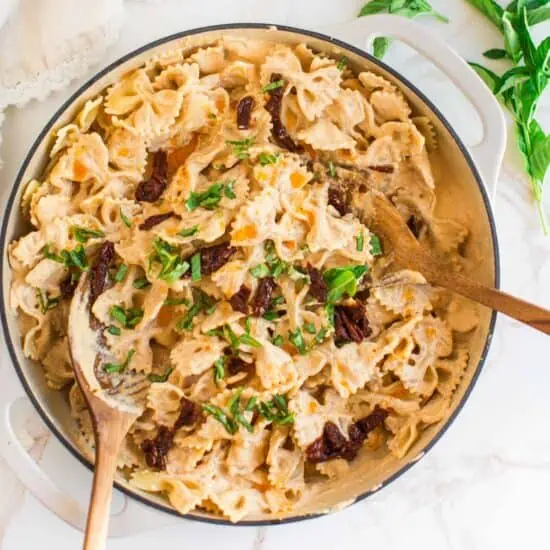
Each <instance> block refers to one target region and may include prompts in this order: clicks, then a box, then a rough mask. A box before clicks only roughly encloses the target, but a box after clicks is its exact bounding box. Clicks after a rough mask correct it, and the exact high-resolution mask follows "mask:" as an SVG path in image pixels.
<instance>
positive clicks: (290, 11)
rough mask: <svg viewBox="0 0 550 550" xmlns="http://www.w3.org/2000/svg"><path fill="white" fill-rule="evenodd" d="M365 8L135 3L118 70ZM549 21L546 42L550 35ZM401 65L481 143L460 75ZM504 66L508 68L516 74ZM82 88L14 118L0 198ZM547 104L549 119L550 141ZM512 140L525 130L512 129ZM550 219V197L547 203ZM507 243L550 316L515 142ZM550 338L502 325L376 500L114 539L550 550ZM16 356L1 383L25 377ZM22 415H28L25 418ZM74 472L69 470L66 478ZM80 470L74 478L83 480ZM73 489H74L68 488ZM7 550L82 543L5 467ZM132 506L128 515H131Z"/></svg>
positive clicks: (475, 47) (324, 3) (83, 488)
mask: <svg viewBox="0 0 550 550" xmlns="http://www.w3.org/2000/svg"><path fill="white" fill-rule="evenodd" d="M431 3H432V5H434V7H435V8H437V9H439V10H440V11H442V12H444V13H446V14H447V15H448V16H449V17H450V18H451V19H452V22H451V23H450V24H449V25H447V26H444V25H441V24H437V23H434V22H431V21H428V20H425V21H423V24H425V25H426V27H427V28H429V29H430V31H431V32H434V33H436V34H438V35H439V36H440V37H442V38H444V39H445V40H446V41H447V42H448V43H449V44H450V45H451V46H452V47H454V48H455V49H456V50H457V51H458V52H459V53H460V54H461V55H463V56H464V57H465V58H467V59H477V60H479V59H480V53H481V52H482V51H484V50H485V49H488V48H489V47H496V46H499V44H500V43H499V39H498V35H497V34H496V32H495V31H494V30H493V29H492V28H491V27H490V25H489V24H487V23H486V22H485V21H484V20H483V19H482V18H481V17H480V16H478V14H477V13H475V12H474V11H473V10H472V9H471V8H470V7H469V6H467V5H466V3H465V2H463V1H462V0H432V2H431ZM361 4H362V1H361V0H339V1H338V2H335V1H330V0H301V1H300V2H291V1H290V0H278V1H277V2H270V3H268V2H266V1H265V0H232V1H229V0H202V2H200V3H196V2H181V0H179V1H178V0H156V1H152V2H128V3H127V6H126V14H127V19H126V22H125V25H124V28H123V31H122V35H121V37H120V40H119V42H118V44H117V45H116V46H115V47H114V48H113V49H112V51H110V52H109V54H108V58H106V59H105V60H104V63H105V64H106V63H107V62H109V61H111V60H113V59H116V58H117V57H119V56H120V55H122V54H123V53H126V52H127V51H130V50H131V49H134V48H135V47H137V46H139V45H140V44H142V43H145V42H147V41H150V40H152V39H154V38H156V37H160V36H163V35H165V34H169V33H172V32H176V31H178V30H182V29H185V28H192V27H196V26H201V25H206V24H214V23H221V22H232V21H264V22H265V21H272V22H274V23H286V24H290V25H296V26H302V27H306V28H307V27H309V28H312V27H315V26H323V25H329V24H331V23H336V22H344V21H346V20H351V19H352V18H353V17H354V15H355V14H356V13H357V11H358V10H359V8H360V6H361ZM549 32H550V25H546V24H543V25H540V26H539V27H538V28H537V36H538V37H539V38H540V37H542V36H544V35H548V34H549ZM387 61H388V62H389V63H390V64H391V65H393V66H394V67H395V68H397V69H398V70H400V71H402V72H403V73H404V74H405V75H406V76H408V77H409V78H410V79H411V80H413V81H414V82H415V83H416V84H417V85H418V86H419V87H420V88H421V89H423V90H424V91H425V92H426V93H427V95H428V96H429V97H431V98H433V99H434V100H435V101H436V104H437V105H438V106H439V107H440V108H441V109H442V110H443V112H444V113H445V114H446V115H447V116H448V117H449V119H450V120H451V122H452V123H453V124H454V125H455V126H456V128H457V130H458V131H459V133H460V135H461V136H462V137H463V138H464V139H465V140H466V141H467V142H472V141H474V140H475V139H476V137H478V136H479V135H480V132H479V128H478V127H476V120H477V119H476V117H475V116H474V115H472V113H471V111H470V110H469V106H468V104H467V103H466V102H465V101H463V100H460V99H458V100H457V99H456V98H457V95H456V92H455V91H453V90H452V89H451V88H450V85H449V82H448V79H446V78H445V77H444V76H442V73H441V72H440V71H439V70H437V69H435V68H434V67H433V66H432V65H431V64H429V63H426V62H425V61H424V60H423V59H422V58H421V57H420V56H419V55H418V54H416V53H415V52H414V51H412V50H410V49H409V48H407V47H402V46H401V45H397V46H396V47H395V48H394V49H393V50H392V52H391V54H390V55H389V56H388V58H387ZM499 63H500V62H496V63H495V64H494V65H493V66H494V67H495V68H496V70H500V69H502V68H503V67H504V65H503V64H501V63H500V64H499ZM79 84H80V83H75V84H73V85H72V86H71V87H70V88H69V89H68V90H65V91H63V92H61V93H57V94H54V95H53V96H51V97H50V98H49V99H48V100H46V101H45V102H43V103H37V102H32V103H31V104H29V105H28V106H27V107H25V108H24V109H23V110H21V111H18V110H15V109H9V110H8V111H7V112H6V122H5V126H4V131H5V136H6V137H5V140H4V142H3V144H2V146H1V149H0V156H2V157H3V158H4V159H5V161H6V162H5V166H4V168H3V169H2V171H1V172H0V190H1V191H0V192H1V193H2V196H5V194H6V192H7V190H9V188H10V186H11V182H12V181H13V179H14V177H15V173H16V171H17V169H18V167H19V165H20V163H21V161H22V159H23V157H24V155H25V153H26V151H27V149H28V147H29V146H30V144H31V142H32V140H33V139H34V136H35V135H36V134H37V133H38V131H39V130H40V129H41V127H42V126H43V125H44V124H45V122H46V121H47V119H48V118H49V117H50V116H51V113H52V112H53V111H54V110H55V109H56V108H57V106H59V105H60V104H61V103H62V102H63V101H64V99H65V98H66V97H68V95H69V94H70V93H72V91H74V90H75V89H76V87H77V85H79ZM548 95H550V94H547V96H546V98H545V100H544V101H543V104H542V105H541V108H540V111H539V118H540V121H541V123H542V125H543V126H544V127H545V128H546V131H550V101H549V97H548ZM510 135H513V128H512V126H511V124H510ZM546 206H547V209H548V211H549V212H550V200H547V201H546ZM495 209H496V217H497V231H498V236H499V241H500V247H501V256H502V257H501V260H502V287H503V288H504V289H505V290H507V291H509V292H512V293H515V294H517V295H519V296H521V297H524V298H526V299H529V300H533V301H537V302H538V303H540V304H541V305H543V306H545V307H549V308H550V284H549V283H548V282H549V281H550V237H544V236H542V234H541V231H540V227H539V223H538V219H537V215H536V212H535V209H534V207H533V205H532V203H531V197H530V192H529V187H528V183H527V180H526V177H525V175H524V173H523V171H522V164H521V158H520V155H519V153H518V152H517V150H516V148H515V144H514V142H513V139H509V144H508V147H507V150H506V156H505V161H504V165H503V168H502V172H501V175H500V180H499V189H498V194H497V198H496V203H495ZM549 352H550V342H549V340H548V338H547V337H545V336H543V335H542V334H539V333H536V332H535V331H533V330H530V329H528V328H526V327H523V326H521V325H520V324H519V323H517V322H515V321H512V320H509V319H506V318H502V317H501V318H499V320H498V322H497V330H496V333H495V336H494V338H493V343H492V348H491V352H490V354H489V358H488V361H487V363H486V366H485V369H484V372H483V373H482V375H481V377H480V379H479V382H478V383H477V386H476V388H475V390H474V392H473V393H472V395H471V397H470V399H469V401H468V403H467V404H466V406H465V407H464V409H463V411H462V412H461V414H460V415H459V416H458V418H457V420H456V421H455V422H454V424H453V425H452V427H451V428H450V429H449V430H448V432H447V433H446V434H445V436H444V437H443V438H442V439H441V440H440V442H439V443H438V444H437V445H436V446H435V447H434V449H433V450H432V451H431V452H430V453H428V455H427V456H426V457H424V459H423V460H421V461H420V462H419V463H418V464H415V465H414V467H413V468H412V469H411V470H410V471H409V472H408V473H407V474H406V475H404V476H402V477H401V478H399V479H398V480H397V481H395V482H394V483H393V484H391V485H390V486H389V487H387V488H385V489H384V490H382V491H381V492H378V493H376V494H374V495H372V496H371V497H369V498H368V499H367V500H365V501H363V502H361V503H359V504H355V505H354V506H351V507H349V508H346V509H344V510H342V511H340V512H338V513H335V514H332V515H329V516H326V517H323V518H320V519H318V520H315V521H309V522H301V523H296V524H291V525H286V526H282V527H281V526H279V527H260V528H231V527H215V526H211V525H205V524H199V523H196V522H190V521H187V520H177V519H174V520H173V522H171V523H170V522H168V523H169V525H166V526H164V527H161V528H158V529H156V530H153V531H146V532H144V533H141V534H136V535H133V536H130V537H126V538H116V539H111V540H110V541H109V543H108V548H109V549H112V550H128V549H130V548H131V549H132V550H141V549H143V550H145V549H150V548H151V545H152V544H155V546H156V547H160V545H163V547H165V548H178V549H187V548H193V547H194V548H197V547H198V548H201V549H204V550H214V549H223V550H237V549H238V550H280V549H281V548H285V549H291V550H294V549H298V548H299V549H300V550H314V549H315V550H333V549H334V548H341V549H354V548H357V549H359V548H365V547H369V548H384V549H385V550H386V549H387V550H394V549H396V550H397V549H399V550H402V549H403V548H407V550H415V549H422V550H426V549H427V550H431V549H437V550H493V549H495V550H496V549H499V550H507V549H516V548H532V549H534V550H538V549H544V548H548V547H549V543H548V541H547V528H546V526H547V522H548V518H547V511H548V505H547V498H546V495H547V494H548V493H549V492H550V430H548V422H547V419H548V418H549V417H550V399H548V393H549V388H550V370H549V366H550V365H549V360H548V354H549ZM14 376H15V374H14V373H13V372H12V368H11V365H10V362H9V358H8V357H7V352H6V351H5V350H4V349H3V350H2V351H1V355H0V379H2V380H4V379H6V378H7V377H14ZM19 409H20V410H19ZM17 412H18V416H19V417H20V418H19V421H18V427H19V429H18V433H20V436H21V440H22V442H23V444H24V446H25V448H27V449H28V450H29V452H30V454H31V455H32V456H33V458H34V459H35V460H38V461H41V463H42V464H43V467H44V469H45V470H46V471H47V472H49V473H51V475H52V477H54V478H55V476H57V478H65V482H64V485H63V488H64V489H66V490H68V491H70V492H71V494H73V496H75V498H77V499H78V500H79V501H80V502H82V504H84V503H85V502H86V495H87V492H88V490H89V483H90V480H91V476H90V474H89V472H87V471H86V470H85V469H84V468H83V467H82V466H81V465H79V464H77V463H76V461H75V460H74V459H73V458H72V457H71V456H70V455H69V454H68V452H67V451H66V450H65V449H64V448H63V447H62V446H61V445H60V443H59V442H58V441H56V440H55V438H54V437H51V436H50V434H49V432H48V430H47V428H46V427H45V426H44V425H43V423H42V421H41V420H40V419H39V418H38V416H37V414H36V412H35V411H34V410H33V409H32V407H31V406H30V405H29V406H21V407H18V410H17ZM60 469H62V474H60V471H59V470H60ZM73 470H74V471H73ZM62 481H63V480H60V482H62ZM0 489H1V490H0V548H3V549H4V550H26V549H30V548H37V547H44V543H45V542H46V543H47V544H46V547H48V548H49V547H53V545H54V544H55V548H56V549H57V550H65V549H67V550H68V549H72V548H77V547H79V544H80V541H81V534H80V533H79V532H78V531H77V530H75V529H73V528H72V527H70V526H68V525H66V524H65V523H63V522H62V521H61V520H59V519H58V518H57V517H56V516H54V515H53V514H52V513H51V512H49V511H48V510H47V509H46V508H45V507H44V506H42V504H40V503H39V502H37V501H36V500H35V499H34V498H33V497H32V496H31V495H30V494H29V493H28V492H26V490H25V488H24V487H23V485H22V484H21V483H20V482H19V481H18V480H17V478H16V477H15V476H14V475H13V473H11V471H10V470H9V468H8V467H7V466H6V464H4V463H3V462H2V461H1V460H0ZM120 501H121V499H120V497H119V498H117V499H116V500H115V505H120ZM137 532H138V529H137V526H136V533H137Z"/></svg>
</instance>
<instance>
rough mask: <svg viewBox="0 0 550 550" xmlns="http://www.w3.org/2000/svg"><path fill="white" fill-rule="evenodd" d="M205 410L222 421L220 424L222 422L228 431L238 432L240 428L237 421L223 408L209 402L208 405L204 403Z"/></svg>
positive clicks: (231, 432)
mask: <svg viewBox="0 0 550 550" xmlns="http://www.w3.org/2000/svg"><path fill="white" fill-rule="evenodd" d="M203 410H204V412H205V413H207V414H210V415H212V416H213V417H214V418H215V419H216V420H217V421H218V422H220V424H222V425H223V427H224V428H225V429H226V431H227V432H229V433H230V434H231V435H233V434H236V433H237V430H238V429H239V427H238V426H237V423H236V422H235V421H234V420H233V419H232V418H231V417H229V416H228V415H227V414H226V413H225V412H224V411H223V409H221V408H220V407H217V406H215V405H211V404H210V403H207V404H206V405H203Z"/></svg>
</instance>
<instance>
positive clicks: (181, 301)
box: [164, 298, 191, 307]
mask: <svg viewBox="0 0 550 550" xmlns="http://www.w3.org/2000/svg"><path fill="white" fill-rule="evenodd" d="M164 305H165V306H187V307H189V306H190V305H191V304H190V303H189V300H187V298H166V300H164Z"/></svg>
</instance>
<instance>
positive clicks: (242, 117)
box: [237, 95, 256, 130]
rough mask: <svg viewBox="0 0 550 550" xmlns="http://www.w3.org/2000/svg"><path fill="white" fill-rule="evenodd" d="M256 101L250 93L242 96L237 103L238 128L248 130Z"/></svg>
mask: <svg viewBox="0 0 550 550" xmlns="http://www.w3.org/2000/svg"><path fill="white" fill-rule="evenodd" d="M255 105H256V102H255V101H254V98H253V97H252V96H250V95H248V96H246V97H243V98H242V99H241V100H240V101H239V103H238V104H237V127H238V128H239V130H248V128H249V127H250V117H251V116H252V111H253V110H254V106H255Z"/></svg>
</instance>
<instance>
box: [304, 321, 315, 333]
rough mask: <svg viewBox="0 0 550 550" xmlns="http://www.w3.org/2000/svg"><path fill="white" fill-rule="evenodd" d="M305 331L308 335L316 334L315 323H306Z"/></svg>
mask: <svg viewBox="0 0 550 550" xmlns="http://www.w3.org/2000/svg"><path fill="white" fill-rule="evenodd" d="M304 331H305V332H307V333H308V334H315V333H316V332H317V329H316V328H315V325H314V324H313V323H304Z"/></svg>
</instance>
